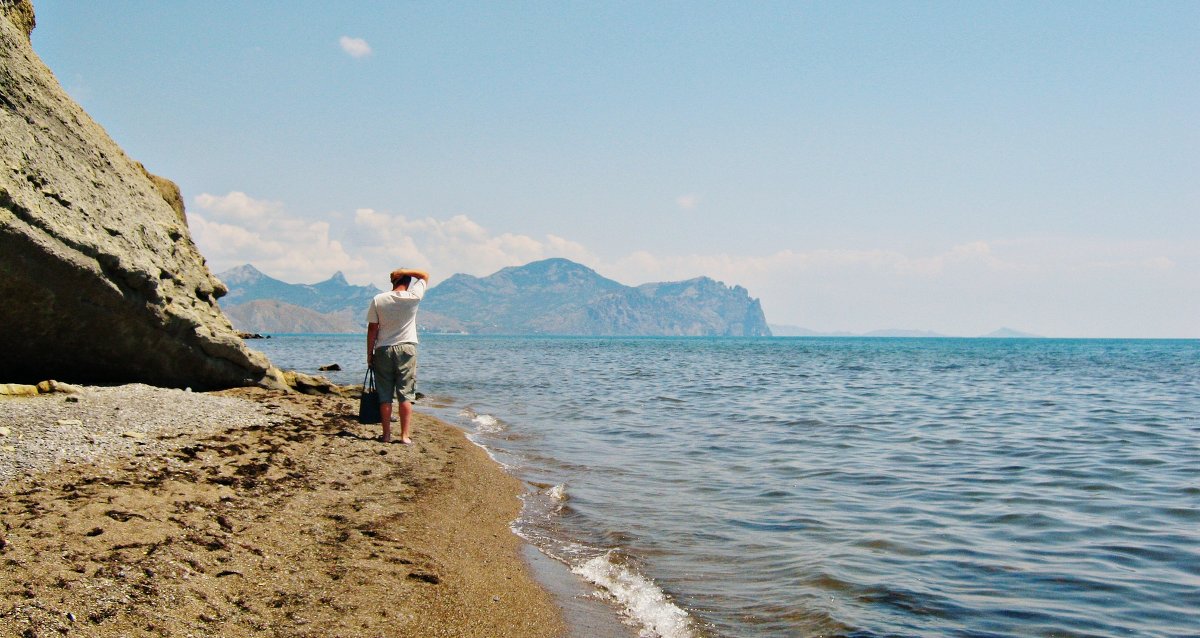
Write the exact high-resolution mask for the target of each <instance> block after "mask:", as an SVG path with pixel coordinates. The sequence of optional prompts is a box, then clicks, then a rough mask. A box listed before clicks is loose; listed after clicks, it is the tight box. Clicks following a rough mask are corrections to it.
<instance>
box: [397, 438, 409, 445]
mask: <svg viewBox="0 0 1200 638" xmlns="http://www.w3.org/2000/svg"><path fill="white" fill-rule="evenodd" d="M400 442H401V443H403V444H404V445H412V439H410V438H408V437H404V438H403V439H400Z"/></svg>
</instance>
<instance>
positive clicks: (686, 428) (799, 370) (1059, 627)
mask: <svg viewBox="0 0 1200 638" xmlns="http://www.w3.org/2000/svg"><path fill="white" fill-rule="evenodd" d="M364 341H365V339H364V338H363V337H362V336H353V337H351V336H285V335H278V336H276V337H275V338H273V339H269V340H265V341H262V342H255V343H254V344H252V345H254V346H261V347H260V349H262V350H264V351H265V352H266V353H267V354H268V355H269V356H270V357H271V358H272V360H273V361H274V362H275V363H276V364H279V365H282V366H284V367H290V368H296V369H300V370H302V371H307V372H315V368H316V367H317V366H318V365H321V364H327V363H335V362H336V363H339V364H341V365H342V366H343V368H345V370H344V371H343V372H340V373H334V375H333V376H334V377H335V380H337V381H339V382H342V383H360V382H361V377H362V375H363V373H364V371H365V367H364V365H365V346H364ZM420 357H421V358H420V372H419V379H420V380H419V388H418V389H419V390H420V391H422V392H424V393H425V394H426V395H427V397H426V399H425V400H423V401H422V403H421V404H418V409H419V410H424V411H427V412H432V413H434V414H436V415H437V416H439V417H441V418H443V419H445V420H448V421H450V422H452V423H455V424H457V425H459V426H460V427H462V428H464V429H466V430H467V432H468V433H469V434H470V435H471V436H472V438H473V439H474V440H475V441H476V442H478V443H479V444H481V445H483V446H485V447H486V448H488V449H489V450H490V451H491V452H492V454H493V455H494V456H495V457H496V458H497V459H498V460H500V461H501V462H502V463H504V464H505V465H507V466H508V467H509V468H510V470H511V471H512V472H514V473H515V474H516V475H518V476H519V477H521V478H523V479H525V480H526V481H527V482H528V483H529V484H530V485H531V486H533V487H531V489H530V492H529V494H527V495H526V498H525V501H526V505H525V509H524V512H523V514H522V518H521V520H519V521H517V522H516V523H515V529H516V530H517V532H518V533H519V534H521V535H522V536H523V537H525V538H526V539H528V540H529V541H530V542H531V543H533V544H534V545H535V546H536V547H538V548H539V549H540V550H541V551H542V552H544V553H545V554H546V555H547V556H550V557H552V558H554V559H556V560H559V561H562V563H563V564H565V565H567V566H569V568H570V569H571V570H572V571H573V572H574V573H575V574H577V576H578V578H579V579H581V580H582V581H584V582H586V583H587V584H588V587H590V588H592V589H593V590H594V591H595V595H597V596H601V597H604V598H605V599H606V600H608V601H609V603H610V604H611V605H612V606H613V608H614V609H615V610H617V612H619V613H620V614H621V615H622V617H623V618H624V619H625V621H626V622H628V623H629V625H630V626H631V628H632V629H631V631H632V632H633V633H634V634H635V635H641V636H647V637H653V636H661V637H663V638H680V637H688V636H693V637H705V636H728V637H743V636H763V637H775V636H779V637H783V636H789V637H791V636H818V635H823V636H864V637H866V636H981V637H982V636H1014V637H1015V636H1021V637H1024V636H1152V637H1153V636H1163V637H1166V636H1171V637H1178V636H1198V635H1200V341H1194V340H1178V341H1149V340H1050V339H1039V340H1009V339H1000V340H984V339H829V338H825V339H821V338H815V339H814V338H774V339H703V338H680V339H668V338H663V339H657V338H645V339H624V338H620V339H618V338H534V337H509V338H505V337H475V336H440V335H429V336H423V337H422V343H421V354H420ZM417 435H418V436H419V433H418V434H417Z"/></svg>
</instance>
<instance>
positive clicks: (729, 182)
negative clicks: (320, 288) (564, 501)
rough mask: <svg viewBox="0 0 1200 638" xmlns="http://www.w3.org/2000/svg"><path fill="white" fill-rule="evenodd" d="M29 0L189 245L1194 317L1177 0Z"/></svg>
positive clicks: (45, 51)
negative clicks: (177, 206)
mask: <svg viewBox="0 0 1200 638" xmlns="http://www.w3.org/2000/svg"><path fill="white" fill-rule="evenodd" d="M35 9H36V12H37V18H38V27H37V29H36V30H35V31H34V35H33V43H34V48H35V50H36V51H37V52H38V54H39V55H40V56H41V57H42V59H43V60H44V61H45V62H46V63H47V65H48V66H49V67H50V68H51V69H52V70H53V71H54V72H55V74H56V75H57V77H58V78H59V81H60V82H61V83H62V84H63V86H64V87H65V88H66V89H67V91H68V92H69V93H71V95H72V96H74V97H75V98H76V100H78V101H79V102H80V103H81V104H82V105H83V106H84V108H85V109H87V111H88V112H89V113H90V114H91V115H92V117H93V118H95V119H96V120H97V121H98V122H99V123H100V124H101V125H102V126H104V127H105V129H106V130H107V131H108V132H109V133H110V134H111V135H112V136H113V137H114V138H115V139H116V140H117V141H118V142H119V143H120V144H121V145H122V146H123V147H124V148H125V149H126V151H127V152H128V153H129V154H130V155H131V156H132V157H134V158H135V159H138V160H140V161H142V162H143V163H145V164H146V165H147V167H148V168H150V170H152V171H154V172H156V173H159V174H161V175H164V176H166V177H169V178H171V179H173V180H175V181H176V182H178V183H179V185H180V187H181V188H182V189H183V192H184V196H185V199H186V201H187V206H188V215H189V224H190V226H191V229H192V234H193V238H194V239H195V240H196V242H197V244H198V245H199V246H200V248H201V251H202V252H203V253H204V254H205V256H206V257H207V259H208V261H209V264H210V266H211V267H212V268H213V270H214V271H215V272H220V271H222V270H225V269H227V268H229V267H232V266H236V265H240V264H242V263H247V262H249V263H253V264H254V265H255V266H257V267H258V268H260V269H261V270H263V271H264V272H266V273H268V274H270V275H272V276H275V277H278V278H281V279H284V280H287V281H293V282H315V281H319V280H322V279H326V278H328V277H329V276H330V275H331V274H332V273H333V272H334V271H337V270H341V271H343V272H344V273H345V274H346V276H347V278H348V279H350V280H351V281H352V282H354V283H374V284H375V285H377V286H381V287H382V286H383V285H384V284H385V283H386V273H387V272H388V271H389V270H390V269H391V268H393V267H396V266H401V265H404V266H413V267H421V268H426V269H429V270H430V271H432V273H433V275H434V281H435V283H436V281H437V280H438V279H439V278H445V277H447V276H449V275H450V274H452V273H455V272H466V273H470V274H474V275H487V274H490V273H491V272H494V271H495V270H497V269H499V268H502V267H504V266H510V265H518V264H522V263H526V262H528V261H532V260H534V259H541V258H545V257H554V256H562V257H567V258H570V259H574V260H576V261H580V262H582V263H585V264H587V265H589V266H591V267H593V268H595V269H596V270H597V271H599V272H600V273H601V274H603V275H605V276H608V277H611V278H613V279H616V280H618V281H621V282H622V283H626V284H640V283H645V282H649V281H663V280H677V279H684V278H690V277H694V276H699V275H709V276H712V277H714V278H716V279H718V280H721V281H724V282H726V283H728V284H740V285H742V286H745V287H746V288H748V289H749V291H750V293H751V295H753V296H756V297H760V298H761V299H762V303H763V307H764V309H765V311H766V313H767V317H768V320H769V321H771V322H773V323H784V324H794V325H800V326H805V327H808V328H812V329H817V330H830V331H832V330H849V331H857V332H862V331H868V330H873V329H879V328H912V329H924V330H934V331H938V332H942V333H946V334H955V335H968V336H969V335H975V334H982V333H985V332H989V331H991V330H993V329H995V328H998V327H1000V326H1011V327H1014V328H1018V329H1022V330H1027V331H1031V332H1036V333H1040V334H1046V335H1051V336H1079V337H1105V336H1111V337H1198V336H1200V319H1198V318H1200V178H1198V176H1200V117H1198V116H1200V37H1197V36H1198V35H1200V3H1195V2H1137V3H1134V2H1129V3H1110V2H1079V3H1075V2H1054V3H1026V2H1003V3H1000V2H995V3H983V2H928V3H926V2H861V3H858V2H821V3H810V2H779V3H767V2H723V3H710V2H692V3H676V2H657V3H645V2H629V3H623V2H594V3H581V2H572V3H557V2H536V3H531V2H515V3H400V2H387V3H385V2H362V3H329V2H302V1H289V2H256V3H241V2H119V1H112V2H104V3H79V2H65V1H62V0H54V1H51V0H35Z"/></svg>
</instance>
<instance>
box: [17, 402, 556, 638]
mask: <svg viewBox="0 0 1200 638" xmlns="http://www.w3.org/2000/svg"><path fill="white" fill-rule="evenodd" d="M354 407H355V406H354V405H353V402H351V401H350V400H347V399H342V398H338V397H328V396H322V397H313V396H305V395H300V394H286V393H281V392H274V391H269V390H263V389H251V388H245V389H234V390H229V391H225V392H222V393H218V394H200V393H191V392H185V391H182V390H168V389H161V388H151V387H149V386H139V385H135V386H120V387H117V388H96V387H92V388H85V389H84V391H83V392H82V393H80V394H77V395H70V396H63V395H44V396H40V397H35V398H24V399H4V400H0V423H3V425H4V427H5V428H6V434H4V435H3V436H0V470H3V471H0V481H4V482H3V484H2V485H0V521H2V523H0V563H2V564H3V565H4V571H3V574H4V577H3V579H2V581H3V582H2V585H0V636H22V635H37V636H43V635H59V634H60V633H64V634H67V635H76V634H78V635H88V636H187V635H193V636H230V635H238V636H314V637H315V636H479V637H484V636H488V637H505V636H513V637H516V636H520V637H538V636H559V635H562V634H563V633H564V629H563V625H562V621H561V618H560V612H559V610H558V608H557V607H556V606H555V605H554V603H553V601H552V599H551V598H550V596H549V595H548V594H547V593H546V592H545V591H544V590H543V589H542V588H540V587H539V586H538V585H537V583H536V582H535V581H534V580H533V579H532V577H531V575H530V573H529V569H528V567H527V565H526V564H525V563H524V561H523V559H522V558H521V556H520V551H521V545H520V543H521V541H520V540H519V539H518V538H517V537H516V536H515V535H514V534H513V533H512V532H511V530H510V529H509V523H510V521H512V520H513V519H514V518H515V517H516V516H517V513H518V511H519V507H520V501H519V499H518V497H517V495H518V494H519V493H520V490H521V489H522V486H521V484H520V482H519V481H517V480H516V479H514V478H512V477H511V476H508V475H507V474H505V473H504V472H503V471H502V469H501V468H500V467H499V466H498V465H497V464H496V463H495V462H493V461H492V460H491V459H489V458H488V456H487V454H486V453H485V452H484V451H483V450H481V449H479V448H478V447H477V446H475V445H473V444H471V443H470V442H469V441H468V440H467V439H466V438H465V436H464V435H463V434H462V433H461V432H460V431H458V430H457V429H455V428H453V427H451V426H449V425H447V424H445V423H442V422H440V421H437V420H435V419H433V418H431V417H428V416H423V415H417V416H416V419H417V420H416V422H415V433H416V434H415V437H414V439H415V442H416V443H415V445H413V446H411V447H410V446H402V445H398V444H392V445H385V444H383V443H380V442H379V441H378V440H377V438H376V437H377V436H378V426H374V427H369V426H362V425H359V424H358V423H356V422H355V421H354V419H353V418H351V416H350V415H351V414H352V410H353V409H354ZM50 464H53V465H52V466H50Z"/></svg>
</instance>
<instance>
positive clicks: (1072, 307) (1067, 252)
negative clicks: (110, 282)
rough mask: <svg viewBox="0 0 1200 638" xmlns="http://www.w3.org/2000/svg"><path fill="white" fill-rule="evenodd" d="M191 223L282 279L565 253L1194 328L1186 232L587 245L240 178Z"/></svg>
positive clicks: (1130, 327)
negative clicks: (346, 209) (775, 245)
mask: <svg viewBox="0 0 1200 638" xmlns="http://www.w3.org/2000/svg"><path fill="white" fill-rule="evenodd" d="M195 204H196V210H194V211H193V212H190V213H189V222H190V226H191V229H192V236H193V238H194V239H195V241H196V243H197V245H198V246H199V247H200V249H201V252H202V253H203V254H204V255H205V256H206V257H207V258H208V259H209V262H210V264H211V265H212V268H213V269H214V271H215V272H220V271H221V270H224V269H227V268H230V267H232V266H237V265H239V264H243V263H253V264H254V265H255V266H256V267H258V268H259V269H261V270H263V271H264V272H266V273H267V274H269V275H271V276H273V277H277V278H279V279H283V280H285V281H291V282H315V281H320V280H323V279H326V278H328V277H329V276H330V275H332V274H333V272H335V271H338V270H340V271H342V272H344V273H345V274H346V277H347V278H348V279H349V280H350V281H351V282H353V283H358V284H365V283H368V282H370V283H374V284H375V285H376V286H380V287H383V286H384V285H386V283H387V281H386V276H387V273H388V272H389V271H391V270H392V269H393V268H396V267H400V266H410V267H417V268H422V269H425V270H428V271H430V273H431V274H432V275H433V279H434V283H437V282H438V281H441V280H443V279H445V278H446V277H449V276H450V275H452V274H454V273H467V274H471V275H476V276H486V275H489V274H491V273H493V272H495V271H497V270H499V269H501V268H504V267H507V266H516V265H521V264H525V263H528V262H531V261H536V260H539V259H546V258H549V257H565V258H568V259H571V260H574V261H577V262H579V263H582V264H584V265H587V266H589V267H591V268H593V269H595V270H597V271H598V272H599V273H600V274H602V275H604V276H606V277H610V278H612V279H616V280H617V281H620V282H622V283H625V284H629V285H638V284H642V283H647V282H652V281H676V280H681V279H689V278H692V277H697V276H701V275H707V276H709V277H712V278H714V279H717V280H719V281H723V282H725V283H726V284H729V285H734V284H737V285H741V286H744V287H745V288H747V289H748V290H749V291H750V294H751V295H752V296H754V297H758V298H760V299H761V300H762V302H763V307H764V310H765V311H766V312H767V318H768V320H769V321H771V322H773V323H789V324H795V325H801V326H805V327H808V328H812V329H816V330H824V331H835V330H848V331H852V332H866V331H869V330H875V329H879V328H914V329H923V330H935V331H938V332H942V333H946V334H958V335H976V334H983V333H986V332H990V331H991V330H994V329H996V328H999V327H1001V326H1011V327H1013V328H1017V329H1022V330H1028V331H1031V332H1037V333H1041V334H1048V335H1052V336H1192V337H1195V336H1197V334H1196V328H1195V324H1194V317H1195V316H1200V257H1197V255H1200V243H1198V242H1195V241H1177V242H1157V243H1149V242H1141V243H1139V242H1115V241H1101V240H1085V239H1080V238H1069V237H1068V238H1061V237H1059V238H1055V237H1037V238H1023V239H1017V240H1011V239H1009V240H1003V239H991V240H987V241H983V240H978V241H970V242H964V243H961V244H958V245H953V246H947V247H945V248H943V249H941V250H934V251H929V252H918V251H912V250H908V251H904V250H897V249H894V248H887V247H864V248H855V247H847V248H826V249H817V250H807V251H799V250H791V249H785V250H777V251H774V252H770V253H764V254H749V255H747V254H692V255H664V254H657V253H653V252H651V251H647V250H636V251H633V252H630V253H626V254H618V255H610V256H605V257H601V256H598V255H596V254H594V253H593V252H591V251H590V250H589V249H588V248H587V247H586V246H584V245H582V244H580V243H579V242H576V241H572V240H570V239H567V238H564V237H561V236H557V235H550V234H548V235H545V236H542V237H534V236H530V235H523V234H517V233H510V232H495V231H493V230H491V229H488V228H486V227H485V226H483V225H481V224H479V223H478V222H476V221H475V220H473V219H471V218H470V217H468V216H466V215H454V216H451V217H448V218H437V217H433V216H423V217H421V216H411V217H410V216H408V215H403V214H396V213H391V212H386V211H380V210H375V209H371V208H361V209H358V210H356V211H354V213H353V214H352V215H346V216H342V215H338V214H331V215H329V216H328V218H329V221H315V222H314V221H312V220H307V219H301V218H298V217H295V216H292V215H291V214H289V212H288V211H287V210H286V209H285V207H284V206H283V205H282V204H280V203H279V202H271V201H265V200H257V199H254V198H253V197H250V196H249V195H246V194H245V193H241V192H237V191H235V192H231V193H228V194H226V195H220V196H217V195H210V194H207V193H206V194H203V195H200V196H198V197H196V198H195Z"/></svg>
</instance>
